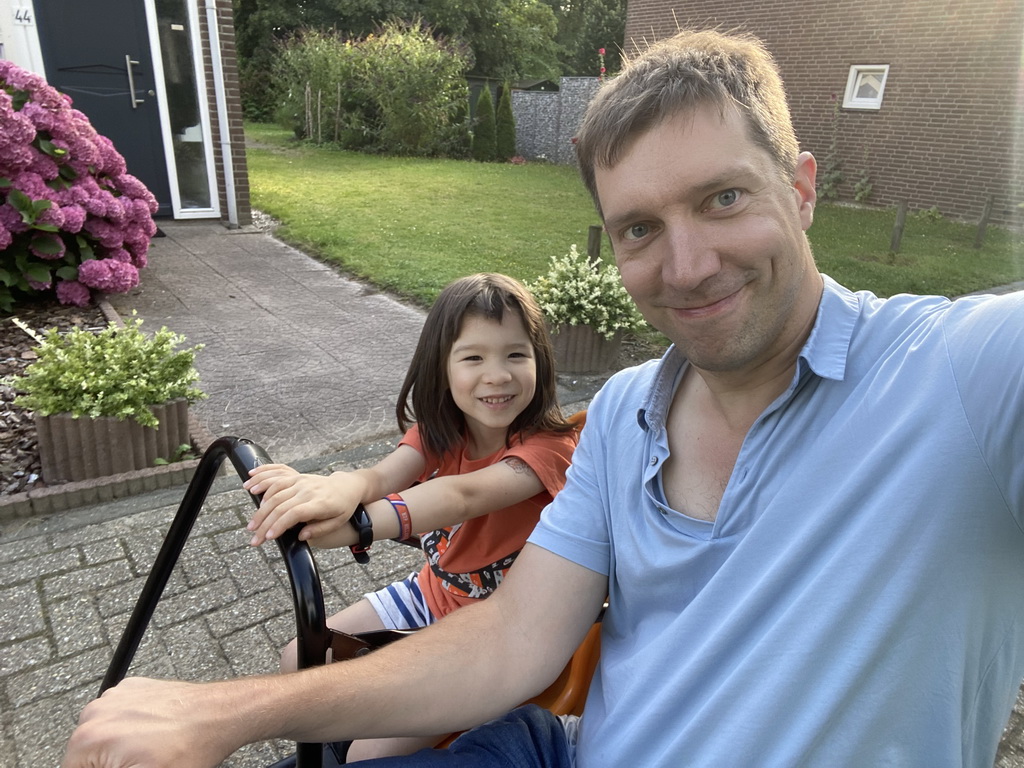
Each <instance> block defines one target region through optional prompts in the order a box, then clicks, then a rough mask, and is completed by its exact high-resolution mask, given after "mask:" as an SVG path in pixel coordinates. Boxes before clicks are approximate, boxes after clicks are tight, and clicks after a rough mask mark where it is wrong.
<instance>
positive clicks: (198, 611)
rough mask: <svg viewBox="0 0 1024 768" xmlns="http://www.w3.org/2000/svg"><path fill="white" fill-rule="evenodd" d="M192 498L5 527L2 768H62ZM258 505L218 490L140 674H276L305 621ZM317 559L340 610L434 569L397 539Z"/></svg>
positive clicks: (243, 753)
mask: <svg viewBox="0 0 1024 768" xmlns="http://www.w3.org/2000/svg"><path fill="white" fill-rule="evenodd" d="M374 447H375V446H371V448H370V449H369V450H368V449H367V448H365V447H364V448H361V449H356V450H354V451H350V452H347V453H345V454H339V455H336V456H334V457H332V460H331V461H330V462H329V463H327V464H326V465H325V466H324V467H323V469H324V470H327V471H334V470H336V469H354V468H356V467H358V466H365V465H366V464H367V463H371V462H372V461H373V460H375V457H376V455H379V453H380V451H379V450H378V451H375V450H373V448H374ZM376 447H377V448H382V447H384V444H378V445H377V446H376ZM232 486H233V487H234V489H233V490H232V489H230V488H231V487H232ZM218 489H220V490H218ZM182 490H183V489H181V488H178V489H172V490H170V491H167V492H161V493H159V494H155V495H149V496H142V497H136V498H133V499H128V500H123V501H119V502H115V503H113V504H109V505H105V506H104V507H102V508H99V507H92V508H86V509H82V510H76V511H73V512H66V513H62V514H60V515H53V516H49V517H40V518H33V519H8V520H5V521H3V522H2V523H0V705H2V710H3V719H2V732H0V766H2V768H15V766H17V767H18V768H25V767H26V766H33V767H35V766H40V767H42V766H56V765H58V764H59V762H60V756H61V755H62V753H63V746H64V743H65V742H66V741H67V737H68V736H69V735H70V733H71V730H72V729H73V727H74V723H75V722H76V720H77V717H78V712H79V711H80V710H81V708H82V707H83V706H84V705H85V704H86V703H87V702H88V701H89V700H90V699H91V698H93V697H95V696H96V694H97V692H98V689H99V685H100V681H101V680H102V678H103V675H104V674H105V672H106V669H107V666H108V665H109V663H110V659H111V657H112V655H113V651H114V648H115V646H116V644H117V642H118V640H119V639H120V636H121V633H122V631H123V629H124V627H125V625H126V624H127V622H128V617H129V615H130V613H131V611H132V609H133V608H134V606H135V601H136V600H137V598H138V595H139V593H140V591H141V589H142V585H143V583H144V582H145V579H146V577H147V576H148V574H149V570H150V567H151V565H152V563H153V561H154V559H155V557H156V554H157V551H158V550H159V548H160V546H161V544H162V542H163V537H164V534H165V533H166V531H167V529H168V527H169V525H170V522H171V520H172V519H173V517H174V514H175V512H176V511H177V509H178V504H179V502H180V498H178V499H173V498H172V496H173V494H175V493H177V494H178V496H179V497H180V495H181V491H182ZM252 509H253V507H252V502H251V501H250V499H249V496H248V494H247V493H245V492H244V491H242V490H241V489H240V485H239V481H238V480H237V478H234V477H225V478H222V479H220V480H218V481H217V483H216V484H215V486H214V489H213V492H212V493H211V494H210V496H209V497H208V498H207V500H206V503H205V504H204V506H203V509H202V512H201V513H200V515H199V518H198V520H197V521H196V525H195V528H194V529H193V531H192V534H191V536H190V537H189V540H188V542H187V544H186V545H185V548H184V550H183V552H182V555H181V558H180V560H179V561H178V564H177V566H176V568H175V570H174V572H173V574H172V576H171V579H170V582H169V583H168V585H167V589H166V590H165V593H164V597H163V599H162V600H161V601H160V603H159V605H158V606H157V610H156V613H155V614H154V616H153V620H152V622H151V623H150V627H149V630H148V631H147V633H146V635H145V637H144V639H143V643H142V645H141V647H140V648H139V651H138V653H137V654H136V657H135V661H134V662H133V664H132V667H131V669H130V674H133V675H144V676H150V677H178V678H183V679H187V680H214V679H219V678H224V677H234V676H239V675H252V674H262V673H270V672H273V671H274V670H276V667H277V658H278V652H279V649H280V648H281V647H282V646H283V645H284V644H285V643H286V642H287V641H288V640H289V639H291V638H292V637H293V636H294V634H295V619H294V613H293V610H292V601H291V596H290V590H289V587H288V584H287V576H286V574H285V570H284V565H283V562H282V559H281V557H280V554H279V553H278V551H277V547H276V546H273V545H271V546H265V547H262V548H259V549H254V548H252V547H250V546H249V545H248V539H249V534H247V532H246V531H245V523H246V522H247V521H248V517H249V514H250V513H251V511H252ZM315 557H316V561H317V566H318V569H319V571H320V574H321V578H322V579H323V583H324V595H325V601H326V603H327V605H328V609H329V610H331V611H335V610H340V609H341V608H343V607H344V606H346V605H348V604H350V603H351V602H353V601H355V600H357V599H359V597H360V596H361V595H362V594H363V593H364V592H366V591H369V590H371V589H378V588H380V587H382V586H384V585H385V584H388V583H390V582H391V581H393V580H394V579H396V578H399V577H401V578H404V577H405V576H407V575H408V574H409V573H410V572H411V571H412V570H413V569H415V568H416V567H418V564H419V563H420V562H421V559H422V556H421V555H420V553H419V552H418V551H417V550H414V549H412V548H410V547H406V546H402V545H398V544H393V543H391V542H382V543H380V544H377V545H375V546H374V548H373V554H372V557H371V559H370V563H369V564H368V565H366V566H362V565H359V564H357V563H356V562H355V561H354V560H353V559H352V557H351V555H350V554H349V553H348V550H343V551H342V550H325V551H318V552H316V554H315ZM291 751H293V745H291V744H289V743H287V742H282V743H280V744H277V743H267V744H259V745H253V746H250V747H247V748H245V749H242V750H240V751H239V752H237V753H236V754H235V755H234V756H233V757H232V758H231V759H230V760H229V761H227V762H226V763H224V765H225V766H231V767H232V768H257V767H259V768H263V767H264V766H266V765H267V764H269V763H271V762H273V761H274V760H277V759H279V758H280V757H283V756H284V755H285V754H288V753H289V752H291Z"/></svg>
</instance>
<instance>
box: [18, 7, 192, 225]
mask: <svg viewBox="0 0 1024 768" xmlns="http://www.w3.org/2000/svg"><path fill="white" fill-rule="evenodd" d="M35 11H36V27H37V29H38V31H39V45H40V48H41V49H42V52H43V63H44V64H45V66H46V79H47V82H49V84H50V85H52V86H53V87H54V88H56V89H57V90H59V91H61V92H63V93H66V94H67V95H68V96H70V97H71V98H72V99H73V101H74V106H75V108H76V109H78V110H80V111H82V112H84V113H85V114H86V115H87V116H88V117H89V120H90V121H91V122H92V124H93V127H94V128H95V129H96V131H97V132H98V133H100V134H102V135H104V136H106V137H107V138H109V139H110V140H111V141H112V142H114V147H115V148H116V149H117V151H118V152H120V153H121V154H122V155H124V159H125V162H126V163H127V164H128V172H129V173H131V174H132V175H134V176H137V177H138V178H139V179H140V180H141V181H142V183H143V184H145V185H146V186H147V187H148V188H149V191H150V192H152V193H153V195H154V196H155V197H156V199H157V201H158V202H159V203H160V210H159V212H158V215H159V216H171V215H172V214H173V210H172V206H171V194H170V187H169V185H168V181H167V162H166V158H165V155H164V143H163V136H162V134H161V131H160V113H159V110H158V105H157V99H156V83H155V73H154V71H153V56H152V54H151V52H150V47H149V34H148V31H147V27H146V9H145V4H144V3H143V2H142V1H141V0H88V2H83V0H43V1H42V2H36V3H35Z"/></svg>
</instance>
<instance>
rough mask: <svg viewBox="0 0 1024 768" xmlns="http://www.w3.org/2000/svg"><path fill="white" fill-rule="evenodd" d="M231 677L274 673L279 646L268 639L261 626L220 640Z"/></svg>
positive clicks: (277, 661) (277, 660) (248, 628)
mask: <svg viewBox="0 0 1024 768" xmlns="http://www.w3.org/2000/svg"><path fill="white" fill-rule="evenodd" d="M220 642H221V646H222V647H223V648H224V653H225V654H226V656H227V659H228V664H229V665H230V667H231V674H232V676H233V677H242V676H245V675H268V674H273V673H276V672H277V670H278V663H279V660H280V655H281V652H280V646H279V645H278V644H277V643H275V642H274V641H273V640H271V639H270V636H269V635H268V634H267V631H266V628H265V627H264V626H263V625H256V626H252V627H247V628H245V629H242V630H239V631H238V632H234V633H232V634H230V635H227V636H226V637H222V638H221V641H220Z"/></svg>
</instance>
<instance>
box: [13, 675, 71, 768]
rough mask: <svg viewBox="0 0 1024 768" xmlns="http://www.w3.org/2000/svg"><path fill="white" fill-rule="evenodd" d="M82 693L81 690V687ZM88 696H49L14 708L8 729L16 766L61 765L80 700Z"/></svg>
mask: <svg viewBox="0 0 1024 768" xmlns="http://www.w3.org/2000/svg"><path fill="white" fill-rule="evenodd" d="M83 693H84V691H83ZM87 700H88V699H84V700H83V699H81V698H72V697H70V696H69V697H51V698H47V699H43V700H41V701H35V702H32V703H30V704H27V705H25V706H23V707H19V708H18V709H16V710H15V711H14V716H13V718H12V723H11V730H12V732H13V733H14V735H15V738H14V745H15V749H14V751H13V753H12V757H13V758H14V762H12V763H11V765H17V766H19V768H27V767H28V766H32V767H33V768H35V767H36V766H38V767H39V768H44V766H45V767H46V768H49V766H57V765H60V761H61V758H62V757H63V755H64V746H65V745H66V744H67V740H68V738H69V737H70V736H71V731H72V730H73V728H74V724H75V723H76V722H77V721H78V711H79V710H80V708H81V707H80V706H78V702H79V701H83V704H82V706H84V701H87Z"/></svg>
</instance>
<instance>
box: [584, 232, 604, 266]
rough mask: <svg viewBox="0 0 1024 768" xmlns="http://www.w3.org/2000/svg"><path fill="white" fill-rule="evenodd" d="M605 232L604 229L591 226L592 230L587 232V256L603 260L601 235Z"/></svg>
mask: <svg viewBox="0 0 1024 768" xmlns="http://www.w3.org/2000/svg"><path fill="white" fill-rule="evenodd" d="M603 232H604V227H599V226H596V225H593V224H591V225H590V229H589V230H587V256H589V257H590V258H591V259H600V258H601V234H602V233H603Z"/></svg>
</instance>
